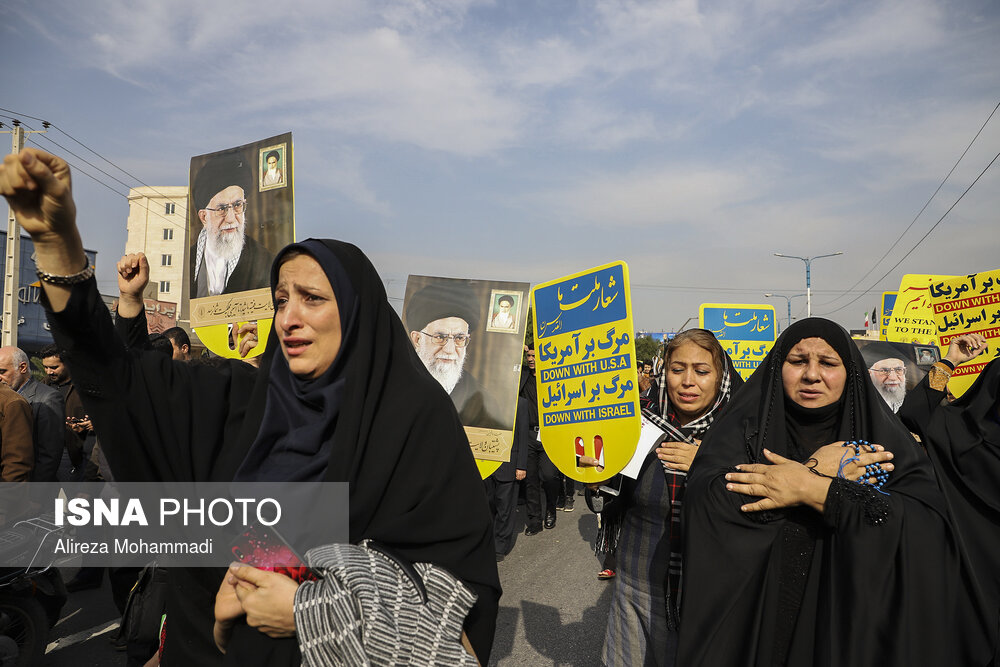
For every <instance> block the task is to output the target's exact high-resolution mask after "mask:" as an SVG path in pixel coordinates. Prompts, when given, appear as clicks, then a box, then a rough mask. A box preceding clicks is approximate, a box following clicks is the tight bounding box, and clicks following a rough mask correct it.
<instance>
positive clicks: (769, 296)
mask: <svg viewBox="0 0 1000 667" xmlns="http://www.w3.org/2000/svg"><path fill="white" fill-rule="evenodd" d="M764 296H766V297H767V298H769V299H770V298H774V297H779V296H780V297H782V298H783V299H784V300H785V301H787V302H788V323H787V324H786V325H785V328H786V329H787V328H788V327H790V326H792V299H794V298H795V297H797V296H805V294H793V295H791V296H786V295H784V294H772V293H771V292H765V293H764Z"/></svg>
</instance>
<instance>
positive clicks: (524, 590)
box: [490, 497, 614, 667]
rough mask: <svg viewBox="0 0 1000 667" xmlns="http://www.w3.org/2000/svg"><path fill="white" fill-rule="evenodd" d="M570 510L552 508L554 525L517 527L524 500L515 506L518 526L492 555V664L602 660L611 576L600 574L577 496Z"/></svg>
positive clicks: (589, 519)
mask: <svg viewBox="0 0 1000 667" xmlns="http://www.w3.org/2000/svg"><path fill="white" fill-rule="evenodd" d="M576 506H577V509H576V511H574V512H557V513H556V514H557V520H556V527H555V528H554V529H552V530H543V531H542V532H541V533H540V534H538V535H534V536H532V537H525V535H524V532H523V531H524V506H523V505H520V506H518V514H517V526H518V528H519V530H520V531H521V533H520V534H519V535H518V538H517V544H516V545H515V546H514V550H513V551H512V552H511V553H510V555H509V556H507V558H506V559H505V560H504V561H503V562H502V563H499V565H498V567H499V569H500V582H501V584H502V585H503V589H504V592H503V597H502V598H501V599H500V616H499V619H498V621H497V633H496V639H495V640H494V642H493V656H492V658H491V659H490V664H491V665H500V666H507V665H509V666H511V667H514V666H515V665H573V666H576V667H583V666H589V665H600V664H601V645H602V644H603V643H604V629H605V626H606V625H607V618H608V607H609V606H610V603H611V592H612V587H613V586H614V581H613V580H612V581H601V580H599V579H598V578H597V572H598V571H599V570H600V569H601V568H600V564H599V562H598V560H597V557H596V556H594V551H593V544H594V537H595V535H596V534H597V516H596V515H594V514H592V513H591V512H590V511H589V510H587V508H586V505H584V503H583V498H582V497H578V498H577V502H576Z"/></svg>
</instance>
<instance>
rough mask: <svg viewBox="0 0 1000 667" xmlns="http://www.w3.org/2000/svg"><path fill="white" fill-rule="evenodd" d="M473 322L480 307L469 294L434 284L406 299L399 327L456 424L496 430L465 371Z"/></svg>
mask: <svg viewBox="0 0 1000 667" xmlns="http://www.w3.org/2000/svg"><path fill="white" fill-rule="evenodd" d="M479 316H480V305H479V302H478V301H477V299H476V297H475V295H474V294H473V293H472V291H471V290H470V289H468V288H467V287H465V286H464V285H462V284H460V283H455V284H451V283H436V284H431V285H427V286H426V287H423V288H421V289H420V290H418V291H417V292H415V293H414V294H413V295H412V296H411V297H410V298H409V300H408V302H407V304H406V313H405V315H404V322H405V324H406V329H407V331H409V333H410V341H411V342H412V343H413V347H414V349H415V350H416V351H417V356H418V357H420V360H421V361H422V362H424V366H426V367H427V370H428V371H430V374H431V375H432V376H433V377H434V379H435V380H437V381H438V382H439V383H441V386H442V387H444V390H445V391H447V392H448V394H449V395H450V396H451V400H452V402H453V403H454V404H455V409H456V410H458V416H459V418H460V419H461V420H462V424H463V425H465V426H478V427H481V428H501V424H500V421H499V419H498V417H497V416H498V415H499V411H498V409H497V407H496V405H495V402H494V400H493V398H492V397H491V396H490V395H489V394H488V393H487V392H486V390H485V389H484V388H483V386H482V385H481V384H480V383H479V381H478V380H477V379H476V378H475V377H473V375H472V374H471V373H469V372H468V371H466V370H465V361H466V353H467V352H468V350H469V346H470V345H472V344H473V338H474V332H475V331H476V327H477V326H478V324H479ZM507 428H510V427H509V426H508V427H507Z"/></svg>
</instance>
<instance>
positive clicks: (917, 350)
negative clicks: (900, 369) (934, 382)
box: [913, 345, 941, 366]
mask: <svg viewBox="0 0 1000 667" xmlns="http://www.w3.org/2000/svg"><path fill="white" fill-rule="evenodd" d="M913 352H914V354H916V356H917V365H918V366H932V365H934V364H935V363H936V362H938V361H941V353H940V351H939V350H938V349H937V348H936V347H934V346H933V345H927V346H924V345H914V346H913Z"/></svg>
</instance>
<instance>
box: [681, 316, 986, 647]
mask: <svg viewBox="0 0 1000 667" xmlns="http://www.w3.org/2000/svg"><path fill="white" fill-rule="evenodd" d="M852 440H865V441H868V442H870V443H878V444H879V445H882V446H884V448H885V449H886V450H888V451H884V452H870V451H869V452H868V453H862V455H861V457H860V458H861V461H860V462H851V463H848V461H850V459H851V458H853V457H854V456H855V455H856V454H857V452H859V451H860V452H865V450H870V448H868V447H867V446H865V445H859V446H858V447H857V448H855V447H853V446H851V447H841V445H840V441H852ZM838 452H840V453H838ZM890 452H891V453H892V455H893V458H892V460H893V464H892V465H890V464H888V463H884V464H883V465H882V469H881V471H874V472H876V473H877V474H878V478H877V479H875V478H872V477H871V476H870V473H871V472H873V471H872V470H868V471H865V472H859V468H858V464H859V463H860V464H865V465H867V464H871V463H875V462H879V463H881V462H884V461H885V460H887V459H888V455H889V453H890ZM845 453H846V455H845ZM736 466H738V468H737V467H736ZM810 468H812V470H810ZM838 470H839V472H840V473H841V474H843V475H844V477H841V476H839V475H838ZM890 470H891V472H892V475H891V477H889V478H888V480H887V481H886V480H885V476H884V473H885V472H888V471H890ZM860 476H865V477H866V480H867V481H868V482H875V483H883V486H882V488H881V489H879V488H876V486H875V485H873V484H871V483H860V484H859V483H857V482H855V481H849V479H845V477H848V478H850V477H860ZM683 526H684V529H685V530H684V543H685V550H684V563H685V579H684V591H685V592H684V598H683V600H682V608H681V616H682V618H683V619H684V624H683V626H682V628H681V637H680V648H679V653H678V662H679V664H683V665H685V666H689V665H690V666H697V665H713V666H714V665H727V666H729V665H734V666H738V665H759V666H765V665H766V666H771V665H876V664H877V665H937V664H961V665H984V664H988V663H989V660H990V658H991V656H992V651H991V648H990V646H989V645H988V642H987V640H986V634H987V633H986V630H985V628H984V622H985V619H984V616H983V614H982V613H981V606H980V604H979V594H978V590H977V588H976V585H975V582H974V580H973V579H972V577H971V575H970V571H969V569H968V566H967V561H966V558H965V556H964V554H963V552H962V550H961V547H960V544H959V542H958V540H957V539H956V536H955V533H954V531H953V529H952V526H951V522H950V519H949V516H948V510H947V507H946V504H945V502H944V498H943V497H942V495H941V493H940V491H939V489H938V488H937V484H936V482H935V480H934V475H933V472H932V470H931V467H930V463H929V462H928V461H927V459H926V457H925V456H924V455H923V453H922V452H921V451H920V449H919V447H918V446H917V445H916V443H915V442H914V440H913V439H912V437H911V436H910V434H909V433H908V432H907V431H906V429H905V428H904V427H903V426H902V424H901V423H899V421H898V420H897V419H896V418H895V417H894V416H893V415H892V413H891V412H889V409H888V407H887V406H886V405H885V403H884V401H882V399H881V398H880V397H879V396H878V394H877V393H876V392H875V390H874V387H873V386H872V384H871V382H870V381H869V380H868V377H867V374H866V372H865V364H864V360H863V358H862V357H861V354H860V351H859V350H858V349H857V347H856V346H855V345H854V344H853V342H852V341H851V339H850V337H849V336H848V334H847V332H846V331H844V330H843V329H842V328H841V327H839V326H837V325H836V324H834V323H832V322H829V321H827V320H822V319H818V318H810V319H806V320H802V321H800V322H797V323H795V324H794V325H792V326H791V327H789V328H788V329H787V330H786V331H785V332H784V333H783V334H782V335H781V337H780V338H779V339H778V341H777V342H776V343H775V345H774V348H773V349H772V351H771V352H770V353H769V354H768V356H767V357H766V358H765V359H764V361H763V362H762V363H761V365H760V367H758V369H757V371H756V372H755V373H754V374H753V376H751V378H750V379H749V380H748V381H747V384H746V385H745V386H744V387H743V389H742V390H741V391H740V393H739V394H738V395H737V396H736V397H735V399H734V400H733V401H732V402H731V403H730V405H729V408H728V409H727V411H726V412H725V413H724V414H723V416H722V418H721V419H720V421H719V422H718V423H717V424H716V425H715V426H713V428H712V430H711V431H710V432H709V434H708V436H707V437H706V439H705V441H704V442H703V443H702V446H701V451H700V452H699V455H698V457H697V458H696V459H695V462H694V466H693V467H692V470H691V473H690V475H689V477H688V489H687V502H686V503H685V506H684V514H683Z"/></svg>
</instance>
